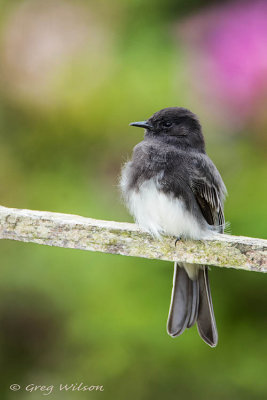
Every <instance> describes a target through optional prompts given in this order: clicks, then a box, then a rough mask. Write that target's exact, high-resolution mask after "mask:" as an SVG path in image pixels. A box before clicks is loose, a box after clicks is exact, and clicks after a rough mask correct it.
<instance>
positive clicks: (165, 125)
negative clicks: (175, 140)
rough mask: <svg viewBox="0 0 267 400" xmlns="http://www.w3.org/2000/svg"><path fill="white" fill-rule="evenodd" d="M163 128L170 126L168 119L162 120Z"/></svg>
mask: <svg viewBox="0 0 267 400" xmlns="http://www.w3.org/2000/svg"><path fill="white" fill-rule="evenodd" d="M162 126H163V128H170V127H171V126H172V122H170V121H164V122H162Z"/></svg>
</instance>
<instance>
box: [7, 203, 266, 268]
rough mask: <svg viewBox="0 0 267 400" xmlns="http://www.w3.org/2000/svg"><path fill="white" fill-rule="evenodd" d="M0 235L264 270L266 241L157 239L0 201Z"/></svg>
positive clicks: (130, 227)
mask: <svg viewBox="0 0 267 400" xmlns="http://www.w3.org/2000/svg"><path fill="white" fill-rule="evenodd" d="M0 239H12V240H19V241H22V242H33V243H38V244H45V245H49V246H57V247H65V248H72V249H81V250H89V251H100V252H103V253H111V254H121V255H125V256H134V257H145V258H152V259H160V260H167V261H183V262H189V263H194V264H206V265H215V266H218V267H227V268H228V267H230V268H237V269H243V270H248V271H259V272H267V259H266V258H267V257H266V248H267V240H263V239H254V238H248V237H242V236H231V235H219V234H218V235H216V239H212V240H211V239H207V240H205V241H191V240H188V241H183V240H181V241H179V242H177V245H176V247H175V246H174V240H175V238H172V237H165V238H164V239H163V240H161V241H159V240H157V239H154V238H152V237H151V236H150V235H149V234H148V233H146V232H144V231H142V230H140V229H139V228H138V227H137V225H135V224H128V223H123V222H113V221H101V220H95V219H91V218H84V217H80V216H77V215H69V214H58V213H53V212H45V211H31V210H19V209H14V208H6V207H1V206H0Z"/></svg>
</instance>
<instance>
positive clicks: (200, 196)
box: [190, 156, 227, 233]
mask: <svg viewBox="0 0 267 400" xmlns="http://www.w3.org/2000/svg"><path fill="white" fill-rule="evenodd" d="M190 176H191V179H190V186H191V189H192V191H193V193H194V196H195V198H196V200H197V203H198V205H199V207H200V210H201V212H202V214H203V216H204V218H205V219H206V221H207V222H208V224H209V225H214V226H216V227H217V229H218V232H220V233H223V231H224V226H225V220H224V214H223V203H224V199H225V196H226V194H227V190H226V187H225V185H224V183H223V180H222V178H221V176H220V174H219V172H218V170H217V168H216V167H215V165H214V164H213V162H212V161H211V160H210V159H209V158H208V156H205V157H203V156H202V157H201V158H198V157H196V158H194V168H193V173H192V171H191V174H190Z"/></svg>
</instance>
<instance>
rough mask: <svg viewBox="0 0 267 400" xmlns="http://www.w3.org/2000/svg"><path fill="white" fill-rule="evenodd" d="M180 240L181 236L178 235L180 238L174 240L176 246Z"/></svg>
mask: <svg viewBox="0 0 267 400" xmlns="http://www.w3.org/2000/svg"><path fill="white" fill-rule="evenodd" d="M180 240H181V237H180V236H178V238H177V239H176V240H175V242H174V245H175V247H176V244H177V242H179V241H180Z"/></svg>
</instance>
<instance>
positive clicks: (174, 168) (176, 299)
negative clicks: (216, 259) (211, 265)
mask: <svg viewBox="0 0 267 400" xmlns="http://www.w3.org/2000/svg"><path fill="white" fill-rule="evenodd" d="M130 125H132V126H138V127H141V128H144V129H145V137H144V140H143V141H142V142H140V143H138V144H137V145H136V146H135V148H134V151H133V156H132V160H131V161H129V162H127V163H126V164H125V166H124V167H123V169H122V175H121V182H120V185H121V190H122V194H123V197H124V199H125V201H126V204H127V206H128V208H129V210H130V212H131V214H132V215H133V216H134V218H135V220H136V222H137V223H138V224H139V225H140V226H141V227H142V228H144V229H145V230H147V231H148V232H150V233H151V234H152V235H153V236H155V237H158V238H160V236H161V235H174V236H176V237H177V239H180V238H183V239H187V238H188V239H197V240H200V239H204V238H207V237H212V236H213V235H214V232H220V233H222V232H223V231H224V225H225V222H224V214H223V202H224V198H225V195H226V193H227V191H226V187H225V185H224V183H223V180H222V178H221V176H220V174H219V172H218V170H217V168H216V167H215V165H214V164H213V162H212V161H211V160H210V158H209V157H208V156H207V154H206V152H205V142H204V138H203V134H202V130H201V125H200V123H199V121H198V118H197V116H196V115H195V114H193V113H192V112H191V111H189V110H187V109H185V108H181V107H169V108H165V109H163V110H160V111H158V112H156V113H155V114H154V115H152V117H151V118H149V119H148V120H147V121H141V122H133V123H131V124H130ZM195 322H196V323H197V327H198V332H199V334H200V336H201V337H202V339H203V340H204V341H205V342H206V343H207V344H208V345H210V346H211V347H215V346H216V345H217V342H218V333H217V328H216V322H215V317H214V313H213V306H212V299H211V293H210V287H209V281H208V267H207V266H205V265H196V264H188V263H179V264H178V263H175V265H174V278H173V290H172V298H171V305H170V311H169V317H168V323H167V331H168V333H169V335H171V336H173V337H175V336H179V335H180V334H181V333H183V331H184V330H185V328H190V327H191V326H193V325H194V324H195Z"/></svg>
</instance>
